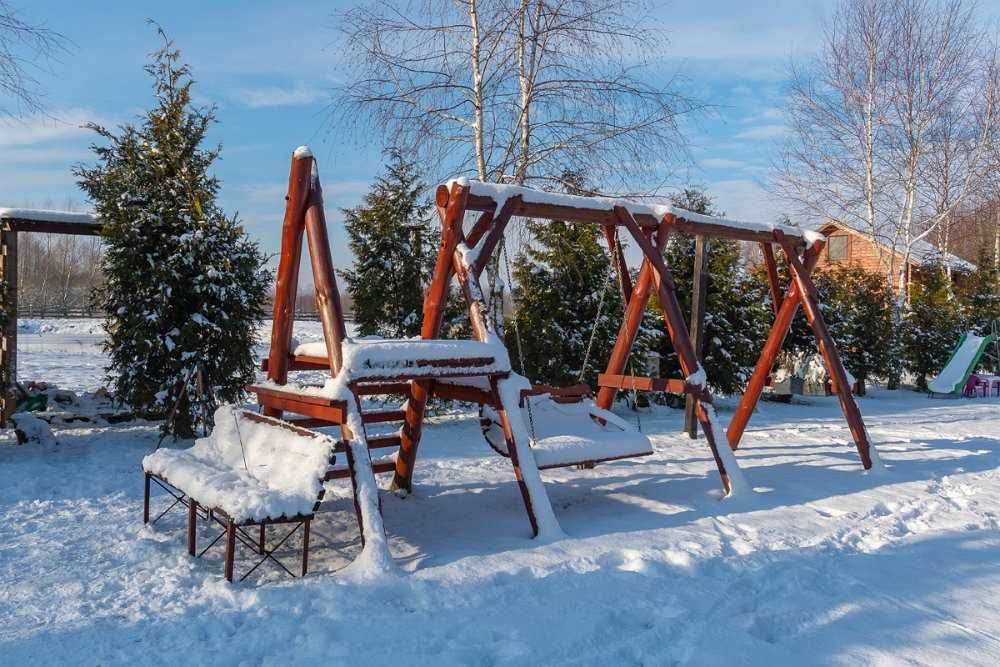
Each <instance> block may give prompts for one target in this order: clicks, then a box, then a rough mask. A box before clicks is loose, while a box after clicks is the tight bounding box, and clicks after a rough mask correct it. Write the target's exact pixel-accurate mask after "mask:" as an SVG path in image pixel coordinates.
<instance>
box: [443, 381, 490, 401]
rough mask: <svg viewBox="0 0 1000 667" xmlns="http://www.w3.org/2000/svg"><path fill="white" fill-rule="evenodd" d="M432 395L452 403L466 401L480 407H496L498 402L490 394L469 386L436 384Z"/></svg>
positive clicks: (445, 383)
mask: <svg viewBox="0 0 1000 667" xmlns="http://www.w3.org/2000/svg"><path fill="white" fill-rule="evenodd" d="M431 395H433V396H435V397H437V398H444V399H448V400H451V401H466V402H468V403H476V404H478V405H490V406H494V407H495V406H496V401H495V400H494V399H493V395H492V394H490V392H488V391H485V390H483V389H479V388H477V387H469V386H467V385H461V384H449V383H447V382H435V383H434V384H433V386H432V387H431Z"/></svg>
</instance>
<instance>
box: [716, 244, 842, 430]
mask: <svg viewBox="0 0 1000 667" xmlns="http://www.w3.org/2000/svg"><path fill="white" fill-rule="evenodd" d="M823 245H824V243H823V242H822V241H817V242H816V243H815V244H814V245H813V246H812V247H811V248H809V250H807V251H806V254H805V262H804V263H803V268H804V270H806V271H809V272H810V273H811V272H812V271H813V269H814V268H815V266H816V262H818V261H819V256H820V253H822V251H823ZM798 289H799V288H798V286H797V285H796V283H795V282H794V281H793V282H792V283H791V284H790V285H789V287H788V291H787V292H786V293H785V298H784V299H782V300H781V307H780V308H778V313H777V314H776V315H775V316H774V324H772V325H771V331H770V333H768V335H767V340H766V341H765V342H764V347H763V348H762V349H761V351H760V356H759V357H758V358H757V364H756V366H754V369H753V373H752V374H751V375H750V380H749V381H747V386H746V389H744V390H743V396H742V397H741V398H740V403H739V405H737V406H736V411H735V412H733V418H732V419H731V420H730V421H729V426H728V427H727V428H726V440H728V441H729V447H730V448H731V449H734V450H735V449H736V448H737V447H739V445H740V440H741V439H742V438H743V432H744V431H746V427H747V424H748V423H749V422H750V416H751V415H752V414H753V411H754V408H756V407H757V401H758V400H760V395H761V393H762V392H763V391H764V387H765V386H766V385H767V381H768V377H770V375H771V369H772V368H773V367H774V362H775V361H777V359H778V355H779V354H780V353H781V348H782V346H783V345H784V344H785V337H786V336H787V335H788V330H789V329H791V326H792V321H793V320H794V319H795V313H796V312H797V311H798V309H799V292H798Z"/></svg>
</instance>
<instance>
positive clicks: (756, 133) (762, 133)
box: [736, 123, 788, 140]
mask: <svg viewBox="0 0 1000 667" xmlns="http://www.w3.org/2000/svg"><path fill="white" fill-rule="evenodd" d="M787 132H788V127H787V126H785V125H779V124H777V123H769V124H767V125H757V126H754V127H749V128H747V129H745V130H743V131H742V132H740V133H739V134H737V135H736V138H737V139H755V140H760V139H777V138H779V137H783V136H785V134H786V133H787Z"/></svg>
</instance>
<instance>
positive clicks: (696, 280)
mask: <svg viewBox="0 0 1000 667" xmlns="http://www.w3.org/2000/svg"><path fill="white" fill-rule="evenodd" d="M692 282H693V290H692V292H691V324H690V335H691V344H692V345H693V346H694V353H695V355H696V356H697V357H698V361H699V363H700V362H701V351H702V347H703V345H704V342H703V339H704V337H705V301H706V299H707V298H708V252H706V249H705V237H704V236H703V235H700V234H699V235H698V236H696V237H694V276H693V281H692ZM695 407H696V406H695V397H694V396H693V395H691V394H688V395H687V397H686V404H685V406H684V430H685V431H687V434H688V437H690V438H691V439H692V440H694V439H696V438H697V437H698V418H697V415H696V414H695V412H696V410H695Z"/></svg>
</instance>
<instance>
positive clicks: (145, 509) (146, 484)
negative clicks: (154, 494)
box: [142, 472, 149, 524]
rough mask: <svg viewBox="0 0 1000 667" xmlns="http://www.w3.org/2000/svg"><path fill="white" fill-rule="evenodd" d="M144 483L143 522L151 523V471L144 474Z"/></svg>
mask: <svg viewBox="0 0 1000 667" xmlns="http://www.w3.org/2000/svg"><path fill="white" fill-rule="evenodd" d="M143 478H144V482H143V485H142V522H143V523H144V524H146V523H149V473H148V472H147V473H145V474H144V475H143Z"/></svg>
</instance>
